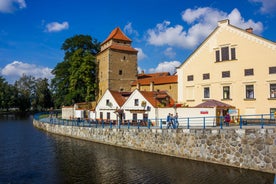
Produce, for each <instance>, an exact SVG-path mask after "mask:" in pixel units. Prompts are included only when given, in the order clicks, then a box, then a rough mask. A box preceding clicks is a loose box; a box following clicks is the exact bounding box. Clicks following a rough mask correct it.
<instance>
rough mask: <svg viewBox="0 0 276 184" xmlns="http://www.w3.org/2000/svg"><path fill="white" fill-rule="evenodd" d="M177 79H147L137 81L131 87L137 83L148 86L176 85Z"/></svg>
mask: <svg viewBox="0 0 276 184" xmlns="http://www.w3.org/2000/svg"><path fill="white" fill-rule="evenodd" d="M177 78H178V77H177V75H170V76H160V77H148V78H142V79H138V80H136V81H134V82H133V83H132V84H131V85H132V86H136V85H137V83H139V84H140V85H150V83H151V82H153V83H154V84H155V85H156V84H157V85H158V84H170V83H177Z"/></svg>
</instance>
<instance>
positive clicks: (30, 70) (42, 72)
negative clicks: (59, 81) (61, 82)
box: [0, 61, 53, 83]
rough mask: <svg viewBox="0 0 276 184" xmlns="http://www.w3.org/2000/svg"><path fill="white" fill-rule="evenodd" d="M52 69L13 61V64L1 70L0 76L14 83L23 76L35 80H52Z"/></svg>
mask: <svg viewBox="0 0 276 184" xmlns="http://www.w3.org/2000/svg"><path fill="white" fill-rule="evenodd" d="M51 71H52V69H50V68H48V67H43V66H37V65H34V64H28V63H23V62H21V61H13V62H12V63H10V64H8V65H6V66H5V67H4V68H3V69H1V70H0V74H1V75H3V76H4V78H5V79H6V80H7V81H8V82H10V83H13V82H14V81H15V80H18V79H19V78H20V77H21V76H22V75H23V74H25V75H31V76H33V77H35V78H47V79H52V78H53V74H51Z"/></svg>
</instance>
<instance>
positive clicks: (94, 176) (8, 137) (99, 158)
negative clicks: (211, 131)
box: [0, 116, 274, 184]
mask: <svg viewBox="0 0 276 184" xmlns="http://www.w3.org/2000/svg"><path fill="white" fill-rule="evenodd" d="M0 143H1V144H0V183H1V184H2V183H3V184H5V183H7V184H17V183H28V184H29V183H35V184H36V183H47V184H48V183H51V184H52V183H53V184H54V183H80V184H83V183H95V184H98V183H108V184H109V183H114V184H117V183H135V184H136V183H173V184H178V183H181V184H186V183H187V184H209V183H211V184H216V183H218V184H246V183H249V184H254V183H256V184H271V183H273V181H274V175H273V174H269V173H263V172H257V171H252V170H245V169H238V168H232V167H227V166H221V165H216V164H210V163H204V162H197V161H191V160H186V159H180V158H174V157H168V156H162V155H157V154H151V153H145V152H141V151H135V150H129V149H123V148H118V147H114V146H108V145H103V144H98V143H93V142H89V141H83V140H77V139H73V138H68V137H64V136H58V135H54V134H50V133H47V132H44V131H40V130H38V129H36V128H35V127H33V125H32V117H28V116H27V117H19V116H0Z"/></svg>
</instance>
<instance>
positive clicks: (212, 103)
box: [195, 99, 234, 108]
mask: <svg viewBox="0 0 276 184" xmlns="http://www.w3.org/2000/svg"><path fill="white" fill-rule="evenodd" d="M195 107H201V108H208V107H211V108H213V107H216V108H234V106H232V105H229V104H226V103H223V102H220V101H217V100H213V99H211V100H207V101H205V102H203V103H201V104H199V105H197V106H195Z"/></svg>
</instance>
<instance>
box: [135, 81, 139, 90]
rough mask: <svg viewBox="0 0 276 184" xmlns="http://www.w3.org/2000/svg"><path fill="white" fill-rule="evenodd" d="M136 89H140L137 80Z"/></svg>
mask: <svg viewBox="0 0 276 184" xmlns="http://www.w3.org/2000/svg"><path fill="white" fill-rule="evenodd" d="M136 89H138V90H139V91H140V83H139V82H137V85H136Z"/></svg>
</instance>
